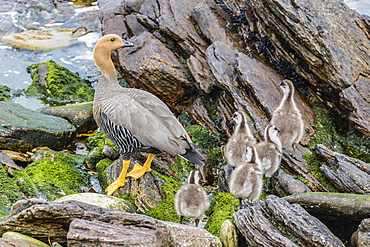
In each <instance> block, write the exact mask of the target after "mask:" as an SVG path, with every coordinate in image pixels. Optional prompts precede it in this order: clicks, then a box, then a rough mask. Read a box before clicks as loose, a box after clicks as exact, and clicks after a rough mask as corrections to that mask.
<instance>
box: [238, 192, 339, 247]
mask: <svg viewBox="0 0 370 247" xmlns="http://www.w3.org/2000/svg"><path fill="white" fill-rule="evenodd" d="M233 218H234V222H235V225H236V226H237V228H238V229H239V231H240V232H241V233H242V235H243V236H244V238H245V240H246V242H247V244H248V246H299V245H304V246H333V247H334V246H344V244H343V243H342V242H341V241H340V240H339V239H338V238H337V237H336V236H335V235H334V234H333V233H331V232H330V231H329V229H328V228H327V227H326V226H325V225H324V224H323V223H322V222H320V221H319V220H318V219H317V218H315V217H313V216H311V215H310V214H308V213H307V211H306V210H304V209H303V208H302V207H301V206H299V205H298V204H289V203H288V202H287V201H285V200H284V199H280V198H278V197H277V196H273V195H270V196H268V197H267V198H266V200H265V201H260V200H257V201H255V202H253V204H252V205H251V206H248V207H246V208H243V209H240V210H239V211H238V212H236V213H235V214H234V215H233ZM283 232H284V235H283ZM285 234H288V236H290V238H291V239H294V242H292V241H291V240H290V239H289V238H287V237H285Z"/></svg>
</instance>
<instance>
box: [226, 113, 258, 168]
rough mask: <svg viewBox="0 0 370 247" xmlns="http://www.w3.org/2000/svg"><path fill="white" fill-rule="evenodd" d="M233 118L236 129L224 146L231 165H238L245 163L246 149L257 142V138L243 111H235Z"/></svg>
mask: <svg viewBox="0 0 370 247" xmlns="http://www.w3.org/2000/svg"><path fill="white" fill-rule="evenodd" d="M232 119H233V120H234V122H235V129H234V132H233V134H232V135H231V137H230V138H229V140H228V141H227V143H226V145H225V147H224V156H225V158H226V159H227V162H228V164H229V165H231V166H233V167H237V166H239V165H240V164H243V163H244V154H245V149H246V148H247V147H248V146H253V145H254V144H256V139H254V137H253V135H252V133H251V130H250V129H249V126H248V123H247V119H246V117H245V115H244V113H243V112H241V111H237V112H235V113H234V115H233V116H232Z"/></svg>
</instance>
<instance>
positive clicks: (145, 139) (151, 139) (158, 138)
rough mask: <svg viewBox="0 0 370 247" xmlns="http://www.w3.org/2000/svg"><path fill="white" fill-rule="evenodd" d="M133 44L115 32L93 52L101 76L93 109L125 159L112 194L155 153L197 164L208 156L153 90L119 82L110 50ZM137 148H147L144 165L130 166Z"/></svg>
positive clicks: (141, 172)
mask: <svg viewBox="0 0 370 247" xmlns="http://www.w3.org/2000/svg"><path fill="white" fill-rule="evenodd" d="M127 46H133V45H132V44H131V43H129V42H127V41H124V40H122V38H120V37H119V36H117V35H115V34H108V35H105V36H103V37H102V38H100V39H99V41H98V42H97V44H96V45H95V48H94V52H93V56H94V60H95V64H96V66H97V67H98V68H99V69H100V71H101V77H100V78H99V81H98V84H97V86H96V89H95V95H94V105H93V113H94V119H95V121H96V122H97V124H98V126H99V127H100V129H101V130H102V131H103V132H104V133H105V134H106V135H107V137H108V138H109V139H111V140H112V141H113V143H114V144H115V145H116V146H117V148H118V149H119V152H120V158H121V161H122V171H121V174H120V175H119V177H118V178H117V180H116V181H115V182H113V183H112V184H111V185H109V186H108V187H107V189H106V192H107V194H108V195H111V194H113V193H114V191H116V190H117V189H118V188H119V187H121V186H123V185H124V184H125V183H126V182H127V180H126V179H125V177H126V176H130V177H133V178H135V179H138V178H139V177H141V176H142V175H144V173H145V172H148V171H150V166H151V162H152V160H153V158H154V154H156V153H160V152H167V153H170V154H176V155H180V156H182V157H184V158H185V159H187V160H189V161H191V162H193V163H194V164H196V165H198V166H202V165H203V163H204V162H205V158H204V157H203V156H202V154H201V153H200V151H199V149H198V148H197V147H196V146H195V145H194V144H193V143H192V141H191V139H190V137H189V135H188V134H187V133H186V131H185V129H184V128H183V126H182V125H181V124H180V123H179V121H178V120H177V119H176V117H175V116H174V115H173V114H172V112H171V111H170V109H169V108H168V107H167V105H166V104H165V103H164V102H162V101H161V100H160V99H159V98H157V97H156V96H154V95H153V94H151V93H149V92H146V91H143V90H139V89H134V88H123V87H121V86H120V85H119V84H118V81H117V76H116V69H115V67H114V64H113V62H112V59H111V53H112V52H113V51H115V50H117V49H119V48H122V47H127ZM135 152H147V153H149V156H148V158H147V160H146V161H145V163H144V165H143V166H140V165H139V164H135V166H134V168H133V170H132V171H131V172H130V173H128V174H126V173H127V170H128V168H129V166H130V156H131V155H132V154H133V153H135Z"/></svg>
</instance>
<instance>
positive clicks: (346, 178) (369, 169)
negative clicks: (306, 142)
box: [313, 144, 370, 195]
mask: <svg viewBox="0 0 370 247" xmlns="http://www.w3.org/2000/svg"><path fill="white" fill-rule="evenodd" d="M313 152H314V153H315V154H317V156H318V158H319V159H320V160H322V161H324V162H325V163H326V165H325V164H322V165H321V167H320V170H321V171H322V172H323V174H324V175H325V176H326V177H327V178H328V179H329V180H330V182H331V183H332V184H333V185H334V186H335V187H336V188H337V189H338V190H339V191H341V192H344V193H356V194H367V195H369V194H370V165H369V164H366V163H365V162H363V161H361V160H358V159H355V158H351V157H348V156H347V155H343V154H339V153H337V152H334V151H332V150H330V149H328V148H327V147H325V146H324V145H322V144H318V145H316V146H315V148H314V149H313Z"/></svg>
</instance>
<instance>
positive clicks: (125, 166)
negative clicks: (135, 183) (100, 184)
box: [105, 160, 130, 196]
mask: <svg viewBox="0 0 370 247" xmlns="http://www.w3.org/2000/svg"><path fill="white" fill-rule="evenodd" d="M129 167H130V160H124V161H122V171H121V174H120V175H119V177H118V178H117V179H116V181H114V182H113V183H112V184H111V185H109V186H108V187H107V188H106V189H105V192H107V195H108V196H110V195H112V194H113V193H114V192H115V191H116V190H117V189H118V188H119V187H121V186H123V185H125V183H126V182H127V180H126V179H125V177H126V174H127V169H128V168H129Z"/></svg>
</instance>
